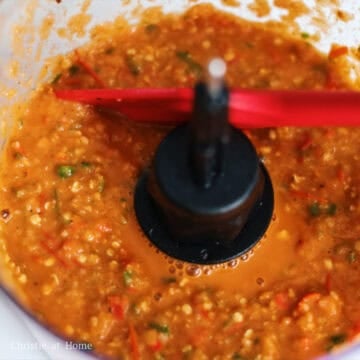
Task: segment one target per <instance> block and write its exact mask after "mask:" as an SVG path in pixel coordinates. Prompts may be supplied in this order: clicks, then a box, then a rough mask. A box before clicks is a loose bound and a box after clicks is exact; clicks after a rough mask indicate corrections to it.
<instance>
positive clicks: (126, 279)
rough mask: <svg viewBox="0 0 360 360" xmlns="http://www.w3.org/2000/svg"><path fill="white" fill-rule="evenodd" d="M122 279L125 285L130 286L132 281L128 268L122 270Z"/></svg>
mask: <svg viewBox="0 0 360 360" xmlns="http://www.w3.org/2000/svg"><path fill="white" fill-rule="evenodd" d="M123 280H124V284H125V286H126V287H130V286H131V285H132V283H133V273H132V272H131V271H129V270H125V271H124V272H123Z"/></svg>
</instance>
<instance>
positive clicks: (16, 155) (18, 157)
mask: <svg viewBox="0 0 360 360" xmlns="http://www.w3.org/2000/svg"><path fill="white" fill-rule="evenodd" d="M23 157H24V155H23V154H22V153H20V152H18V151H16V152H15V153H14V158H15V159H16V160H20V159H22V158H23Z"/></svg>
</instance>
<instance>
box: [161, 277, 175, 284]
mask: <svg viewBox="0 0 360 360" xmlns="http://www.w3.org/2000/svg"><path fill="white" fill-rule="evenodd" d="M162 282H163V283H164V284H165V285H168V284H174V283H176V282H177V280H176V277H173V276H168V277H164V278H163V279H162Z"/></svg>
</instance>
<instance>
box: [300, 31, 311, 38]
mask: <svg viewBox="0 0 360 360" xmlns="http://www.w3.org/2000/svg"><path fill="white" fill-rule="evenodd" d="M301 37H302V38H303V39H308V38H309V37H310V34H308V33H307V32H302V33H301Z"/></svg>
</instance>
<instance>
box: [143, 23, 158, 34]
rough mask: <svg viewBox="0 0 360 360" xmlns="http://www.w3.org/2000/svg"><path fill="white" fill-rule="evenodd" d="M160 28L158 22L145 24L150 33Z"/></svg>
mask: <svg viewBox="0 0 360 360" xmlns="http://www.w3.org/2000/svg"><path fill="white" fill-rule="evenodd" d="M157 29H158V26H157V25H156V24H149V25H146V26H145V31H146V32H147V33H148V34H152V33H153V32H154V31H156V30H157Z"/></svg>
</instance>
